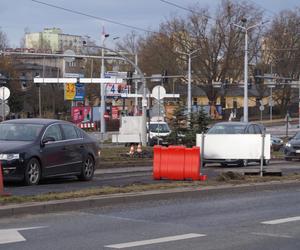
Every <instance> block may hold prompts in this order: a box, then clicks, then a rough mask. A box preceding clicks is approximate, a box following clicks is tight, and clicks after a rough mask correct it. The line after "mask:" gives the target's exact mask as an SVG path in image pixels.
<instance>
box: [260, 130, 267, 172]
mask: <svg viewBox="0 0 300 250" xmlns="http://www.w3.org/2000/svg"><path fill="white" fill-rule="evenodd" d="M261 137H262V143H261V144H262V146H261V157H260V176H261V177H262V176H263V165H264V159H265V137H266V134H265V133H263V134H262V135H261Z"/></svg>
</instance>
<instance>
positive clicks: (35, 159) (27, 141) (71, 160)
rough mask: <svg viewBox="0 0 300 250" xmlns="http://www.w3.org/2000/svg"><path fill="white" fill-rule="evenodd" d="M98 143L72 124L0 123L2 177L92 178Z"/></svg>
mask: <svg viewBox="0 0 300 250" xmlns="http://www.w3.org/2000/svg"><path fill="white" fill-rule="evenodd" d="M99 156H100V149H99V146H98V142H97V141H96V140H95V139H94V138H92V137H90V136H89V135H88V134H87V133H86V132H85V131H83V130H82V129H80V128H78V127H77V126H75V125H74V124H72V123H70V122H66V121H60V120H54V119H36V118H34V119H30V118H29V119H15V120H8V121H3V122H1V123H0V161H1V166H2V173H3V178H4V180H5V181H6V180H19V181H23V182H24V184H26V185H36V184H38V183H39V182H40V180H41V179H43V178H47V177H56V176H65V175H75V176H77V177H78V178H79V179H80V180H83V181H88V180H91V179H92V178H93V175H94V171H95V166H96V165H97V164H98V161H99Z"/></svg>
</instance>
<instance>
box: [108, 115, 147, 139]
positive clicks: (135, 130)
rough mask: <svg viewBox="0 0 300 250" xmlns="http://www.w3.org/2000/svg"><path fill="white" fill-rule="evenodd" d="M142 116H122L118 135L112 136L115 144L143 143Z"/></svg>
mask: <svg viewBox="0 0 300 250" xmlns="http://www.w3.org/2000/svg"><path fill="white" fill-rule="evenodd" d="M142 126H143V122H142V116H122V117H121V124H120V129H119V133H118V134H113V135H112V142H113V143H141V141H142V128H143V127H142Z"/></svg>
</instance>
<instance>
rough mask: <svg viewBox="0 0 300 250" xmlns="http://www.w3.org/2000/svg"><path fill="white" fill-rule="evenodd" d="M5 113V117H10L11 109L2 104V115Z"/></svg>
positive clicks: (0, 107) (0, 110)
mask: <svg viewBox="0 0 300 250" xmlns="http://www.w3.org/2000/svg"><path fill="white" fill-rule="evenodd" d="M3 105H4V107H3ZM3 112H4V116H8V115H9V113H10V108H9V106H8V105H7V104H6V103H4V104H2V103H1V104H0V113H1V115H3Z"/></svg>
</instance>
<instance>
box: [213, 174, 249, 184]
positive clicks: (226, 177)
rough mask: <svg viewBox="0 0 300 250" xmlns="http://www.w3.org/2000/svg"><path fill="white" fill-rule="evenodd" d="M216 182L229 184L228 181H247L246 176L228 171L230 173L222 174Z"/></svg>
mask: <svg viewBox="0 0 300 250" xmlns="http://www.w3.org/2000/svg"><path fill="white" fill-rule="evenodd" d="M216 180H217V181H219V182H224V181H225V182H227V181H230V180H239V181H240V180H245V176H244V175H242V174H240V173H237V172H233V171H228V172H225V173H221V174H220V175H218V176H217V177H216Z"/></svg>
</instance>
